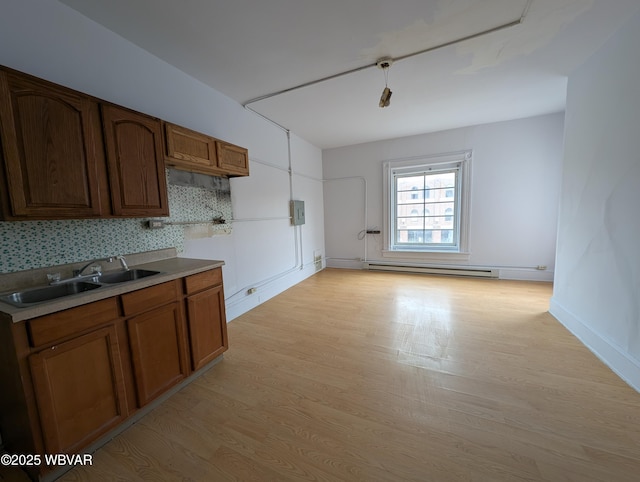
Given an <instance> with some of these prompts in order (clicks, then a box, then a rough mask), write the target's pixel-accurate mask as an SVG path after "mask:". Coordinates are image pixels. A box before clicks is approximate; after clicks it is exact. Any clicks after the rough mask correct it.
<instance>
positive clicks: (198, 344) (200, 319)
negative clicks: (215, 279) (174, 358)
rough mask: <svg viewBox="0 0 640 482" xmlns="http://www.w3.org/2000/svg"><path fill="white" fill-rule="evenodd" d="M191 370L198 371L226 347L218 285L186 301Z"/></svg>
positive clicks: (225, 328)
mask: <svg viewBox="0 0 640 482" xmlns="http://www.w3.org/2000/svg"><path fill="white" fill-rule="evenodd" d="M187 313H188V325H189V339H190V342H191V366H192V368H193V370H198V369H200V368H202V367H203V366H204V365H206V364H207V363H209V362H210V361H211V360H213V359H214V358H216V357H217V356H219V355H221V354H222V353H223V352H224V351H226V350H227V348H228V347H229V343H228V340H227V319H226V314H225V309H224V293H223V291H222V285H220V286H216V287H214V288H210V289H208V290H206V291H202V292H200V293H197V294H195V295H191V296H189V297H188V298H187Z"/></svg>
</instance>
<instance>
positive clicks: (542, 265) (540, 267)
mask: <svg viewBox="0 0 640 482" xmlns="http://www.w3.org/2000/svg"><path fill="white" fill-rule="evenodd" d="M536 269H537V270H540V271H544V270H546V269H547V267H546V265H544V264H539V265H538V266H536Z"/></svg>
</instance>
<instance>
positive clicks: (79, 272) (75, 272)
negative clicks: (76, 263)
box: [73, 256, 113, 278]
mask: <svg viewBox="0 0 640 482" xmlns="http://www.w3.org/2000/svg"><path fill="white" fill-rule="evenodd" d="M98 261H106V262H107V263H111V262H112V261H113V256H109V257H108V258H104V259H101V258H98V259H92V260H91V261H89V262H88V263H87V264H85V265H84V266H83V267H82V268H80V269H74V270H73V276H74V277H76V278H80V277H81V276H82V272H83V271H84V270H85V269H87V268H88V267H89V266H91V265H92V264H93V263H97V262H98ZM100 271H101V269H99V270H98V274H100Z"/></svg>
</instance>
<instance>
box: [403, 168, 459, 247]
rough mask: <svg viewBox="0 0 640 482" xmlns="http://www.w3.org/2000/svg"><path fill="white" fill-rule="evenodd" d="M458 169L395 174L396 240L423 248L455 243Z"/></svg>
mask: <svg viewBox="0 0 640 482" xmlns="http://www.w3.org/2000/svg"><path fill="white" fill-rule="evenodd" d="M456 181H457V169H455V168H453V169H452V168H448V169H447V170H442V171H437V170H435V171H432V170H427V171H424V168H422V169H421V170H420V171H419V172H416V173H414V174H398V175H396V176H395V187H396V192H395V196H394V197H395V209H394V212H395V219H394V223H395V230H396V233H395V236H394V238H395V243H396V244H400V245H414V246H418V245H422V246H423V247H425V248H429V247H435V248H437V246H438V245H441V246H452V245H455V244H456V243H457V234H456V233H457V227H456V226H458V223H457V221H456V218H457V212H458V211H457V209H458V206H457V199H458V198H457V196H456V189H457V184H456Z"/></svg>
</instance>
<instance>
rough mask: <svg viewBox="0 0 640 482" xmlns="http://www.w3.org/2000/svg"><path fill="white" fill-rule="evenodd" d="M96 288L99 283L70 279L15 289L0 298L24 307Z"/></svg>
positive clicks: (98, 286)
mask: <svg viewBox="0 0 640 482" xmlns="http://www.w3.org/2000/svg"><path fill="white" fill-rule="evenodd" d="M96 288H100V285H99V284H96V283H89V282H87V281H70V282H68V283H62V284H58V285H55V286H44V287H42V288H31V289H27V290H23V291H16V292H14V293H9V294H5V295H2V296H0V300H1V301H4V302H5V303H9V304H11V305H13V306H17V307H20V308H24V307H26V306H31V305H33V304H36V303H42V302H43V301H50V300H54V299H56V298H62V297H64V296H70V295H75V294H78V293H82V292H84V291H89V290H95V289H96Z"/></svg>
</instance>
